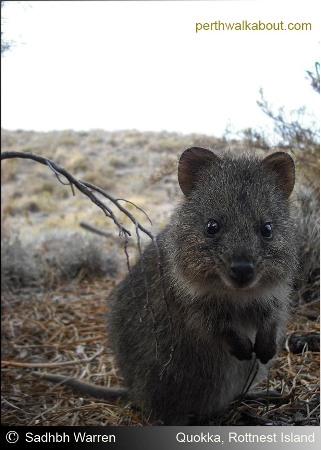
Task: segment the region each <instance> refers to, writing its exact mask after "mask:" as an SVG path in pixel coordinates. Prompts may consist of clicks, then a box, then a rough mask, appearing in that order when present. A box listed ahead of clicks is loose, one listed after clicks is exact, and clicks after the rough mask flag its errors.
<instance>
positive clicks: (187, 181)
mask: <svg viewBox="0 0 321 450" xmlns="http://www.w3.org/2000/svg"><path fill="white" fill-rule="evenodd" d="M219 160H220V158H219V157H218V156H216V155H215V154H214V153H213V152H211V151H210V150H207V149H206V148H201V147H191V148H188V149H187V150H185V151H184V152H183V153H182V155H181V157H180V160H179V163H178V182H179V185H180V187H181V190H182V192H183V194H184V195H185V196H188V195H189V194H190V192H191V191H192V190H193V188H194V186H195V182H196V180H197V174H198V172H199V171H200V170H201V169H202V168H203V167H204V166H206V165H208V164H209V163H211V164H212V163H213V161H217V162H218V161H219Z"/></svg>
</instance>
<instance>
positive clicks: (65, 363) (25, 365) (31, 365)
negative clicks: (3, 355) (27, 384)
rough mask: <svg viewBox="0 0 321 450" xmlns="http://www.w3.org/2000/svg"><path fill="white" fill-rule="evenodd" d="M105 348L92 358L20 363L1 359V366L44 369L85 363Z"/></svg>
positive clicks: (99, 352) (101, 350)
mask: <svg viewBox="0 0 321 450" xmlns="http://www.w3.org/2000/svg"><path fill="white" fill-rule="evenodd" d="M103 350H104V349H102V348H101V349H100V350H99V351H98V352H97V353H95V354H94V355H93V356H91V357H90V358H84V359H75V360H74V361H63V362H56V363H19V362H15V361H1V366H3V367H20V368H24V369H30V368H37V369H43V368H47V367H49V368H54V367H64V366H75V365H77V364H84V363H89V362H92V361H93V360H94V359H95V358H97V356H99V355H101V353H102V352H103Z"/></svg>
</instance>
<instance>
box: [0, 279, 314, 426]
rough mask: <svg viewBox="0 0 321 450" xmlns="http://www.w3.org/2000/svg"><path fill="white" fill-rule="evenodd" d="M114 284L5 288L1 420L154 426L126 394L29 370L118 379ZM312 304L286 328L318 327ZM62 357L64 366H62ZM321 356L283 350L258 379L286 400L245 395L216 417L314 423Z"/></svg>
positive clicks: (109, 382)
mask: <svg viewBox="0 0 321 450" xmlns="http://www.w3.org/2000/svg"><path fill="white" fill-rule="evenodd" d="M113 285H114V282H113V281H108V280H107V281H106V280H105V281H102V280H99V281H82V282H80V283H77V282H74V284H71V285H66V286H61V287H60V288H59V289H56V290H50V291H44V290H39V289H33V290H32V289H30V288H29V289H26V290H20V291H19V292H17V293H14V292H12V291H11V292H10V291H6V292H3V299H2V303H3V311H2V359H3V361H5V363H4V364H3V365H2V424H3V425H28V426H30V425H39V426H40V425H42V426H44V425H50V426H66V425H88V426H89V425H95V426H101V425H132V426H141V425H152V424H151V423H150V422H149V421H148V418H147V417H145V416H144V414H143V413H142V412H141V411H139V410H137V409H135V408H134V406H133V405H132V404H131V403H130V402H129V401H124V400H119V401H117V402H113V403H110V402H108V401H105V400H99V399H94V398H91V397H90V396H87V395H85V394H84V395H82V394H79V393H75V392H72V391H71V389H70V388H67V387H62V386H57V385H52V384H51V383H48V382H46V381H43V380H39V379H38V378H35V377H34V376H32V375H31V372H32V371H33V370H37V371H45V372H50V373H58V374H63V375H66V376H68V377H70V376H72V377H76V378H78V379H82V380H86V381H90V382H94V383H95V384H97V385H104V386H116V385H121V383H122V380H121V378H119V375H118V374H117V371H116V368H115V366H114V362H113V356H112V353H111V351H110V349H109V347H108V340H107V339H106V331H105V317H106V314H107V305H108V302H107V298H108V294H109V291H110V289H111V288H112V286H113ZM311 311H312V313H313V311H314V316H318V302H314V304H306V305H304V306H303V307H302V306H301V307H300V308H297V310H296V312H295V314H294V315H293V318H292V321H291V322H290V323H289V327H288V333H292V332H298V331H300V332H301V333H308V332H312V331H313V332H317V331H319V321H318V320H308V319H307V317H306V316H307V315H308V316H310V317H311V316H312V317H313V314H312V313H311ZM88 358H92V360H91V361H88ZM81 360H86V361H85V362H81ZM62 362H67V365H65V366H64V365H60V363H62ZM68 362H69V364H68ZM57 363H58V364H57ZM319 363H320V357H319V353H313V352H311V351H309V349H308V348H304V349H303V351H302V352H301V353H300V354H292V353H290V352H289V351H287V350H283V351H282V352H281V354H280V355H279V357H278V358H277V360H276V361H275V364H274V366H273V368H272V370H271V373H270V379H269V381H268V382H267V381H265V382H263V383H262V384H261V385H260V389H261V390H262V395H263V396H264V395H265V394H266V388H267V386H268V385H269V388H270V389H272V390H277V391H278V392H280V393H282V396H283V399H282V401H281V402H278V403H277V404H275V403H273V402H272V401H271V402H270V404H269V405H266V403H265V402H262V400H246V401H243V402H242V403H241V404H238V405H237V407H233V405H232V406H231V410H230V411H229V413H228V414H227V415H226V416H225V417H224V418H222V419H220V420H219V422H217V421H216V422H214V423H215V424H216V423H219V424H222V425H227V424H238V425H249V424H258V423H260V421H261V422H262V423H266V424H268V423H269V422H271V423H273V424H274V425H317V424H318V420H319V419H318V417H319ZM17 365H18V367H17ZM19 365H20V367H19ZM39 365H40V368H39ZM42 365H43V366H42Z"/></svg>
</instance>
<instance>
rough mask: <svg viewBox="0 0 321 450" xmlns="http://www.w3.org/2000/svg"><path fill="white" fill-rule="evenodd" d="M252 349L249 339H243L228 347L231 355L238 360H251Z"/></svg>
mask: <svg viewBox="0 0 321 450" xmlns="http://www.w3.org/2000/svg"><path fill="white" fill-rule="evenodd" d="M253 351H254V349H253V344H252V342H251V341H250V339H244V340H242V342H238V343H237V344H234V345H233V347H232V348H231V349H230V353H231V355H233V356H235V357H236V358H237V359H239V360H240V361H244V360H251V359H252V354H253Z"/></svg>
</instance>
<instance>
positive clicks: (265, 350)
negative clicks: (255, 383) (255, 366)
mask: <svg viewBox="0 0 321 450" xmlns="http://www.w3.org/2000/svg"><path fill="white" fill-rule="evenodd" d="M276 350H277V349H276V342H269V345H267V343H262V342H260V341H256V342H255V344H254V352H255V353H256V356H257V358H258V359H259V360H260V361H261V363H262V364H266V363H267V362H269V361H270V359H272V358H273V356H274V355H275V354H276Z"/></svg>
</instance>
